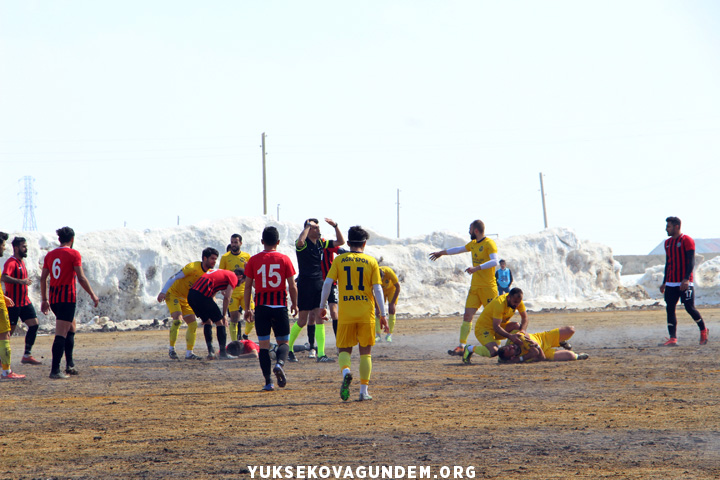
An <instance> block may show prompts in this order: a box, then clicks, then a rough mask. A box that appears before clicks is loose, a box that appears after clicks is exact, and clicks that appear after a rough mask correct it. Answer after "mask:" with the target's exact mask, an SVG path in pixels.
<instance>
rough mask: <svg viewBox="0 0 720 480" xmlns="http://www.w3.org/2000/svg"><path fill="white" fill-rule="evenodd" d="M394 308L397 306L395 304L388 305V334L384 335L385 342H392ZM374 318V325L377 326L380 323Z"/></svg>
mask: <svg viewBox="0 0 720 480" xmlns="http://www.w3.org/2000/svg"><path fill="white" fill-rule="evenodd" d="M396 306H397V305H396V304H395V303H389V304H388V333H387V335H385V341H386V342H392V334H393V332H394V331H395V319H396V317H395V308H396ZM375 318H376V321H375V323H376V324H379V323H380V322H379V321H377V318H378V317H375ZM376 328H377V327H376Z"/></svg>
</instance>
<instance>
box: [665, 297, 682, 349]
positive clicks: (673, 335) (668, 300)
mask: <svg viewBox="0 0 720 480" xmlns="http://www.w3.org/2000/svg"><path fill="white" fill-rule="evenodd" d="M664 296H665V311H666V313H667V329H668V335H670V338H669V339H668V341H667V342H665V343H664V344H663V345H664V346H674V345H677V315H676V314H675V308H676V306H677V302H678V300H680V287H665V295H664Z"/></svg>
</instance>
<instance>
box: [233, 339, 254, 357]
mask: <svg viewBox="0 0 720 480" xmlns="http://www.w3.org/2000/svg"><path fill="white" fill-rule="evenodd" d="M227 352H228V355H232V356H233V357H235V358H259V357H260V355H259V354H260V345H258V344H257V343H255V342H253V341H252V340H235V341H232V342H230V343H228V345H227Z"/></svg>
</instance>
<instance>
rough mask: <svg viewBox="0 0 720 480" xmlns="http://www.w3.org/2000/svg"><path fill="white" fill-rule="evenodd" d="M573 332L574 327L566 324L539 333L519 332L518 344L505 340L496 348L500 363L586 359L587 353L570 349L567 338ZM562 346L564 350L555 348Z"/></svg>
mask: <svg viewBox="0 0 720 480" xmlns="http://www.w3.org/2000/svg"><path fill="white" fill-rule="evenodd" d="M574 333H575V327H571V326H567V327H561V328H556V329H554V330H549V331H547V332H540V333H519V334H518V335H519V336H520V338H521V339H522V343H521V344H520V345H516V344H514V343H510V342H509V341H508V342H507V344H506V345H504V346H502V347H500V349H499V350H498V362H500V363H523V362H525V363H527V362H540V361H543V360H547V361H555V362H566V361H572V360H587V359H588V358H589V356H588V354H587V353H575V352H573V351H572V350H570V345H569V344H568V343H567V340H569V339H570V337H572V336H573V334H574ZM557 347H563V348H565V350H559V351H557V350H555V349H556V348H557Z"/></svg>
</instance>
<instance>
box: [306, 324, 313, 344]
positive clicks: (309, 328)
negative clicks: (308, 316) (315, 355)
mask: <svg viewBox="0 0 720 480" xmlns="http://www.w3.org/2000/svg"><path fill="white" fill-rule="evenodd" d="M307 336H308V343H309V344H310V348H315V325H308V326H307Z"/></svg>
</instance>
